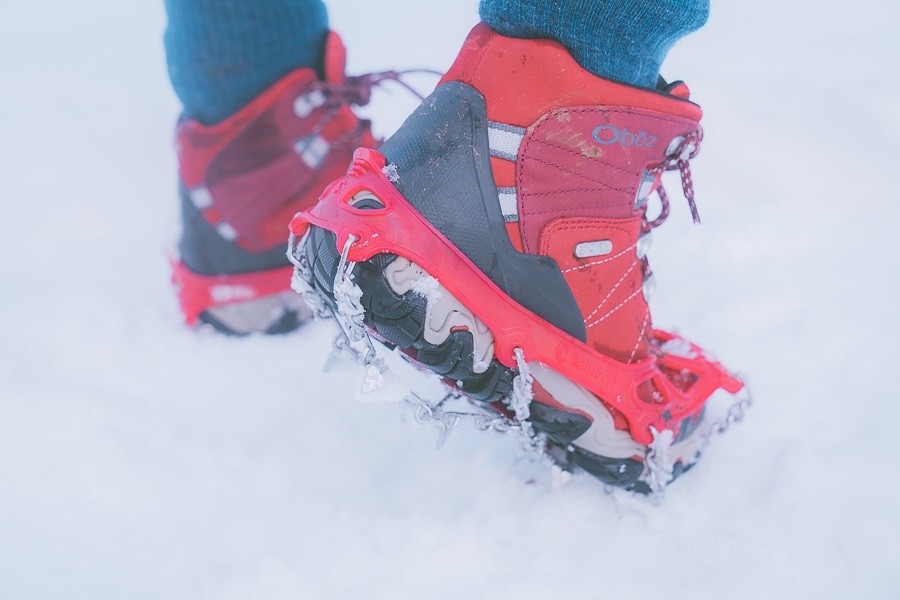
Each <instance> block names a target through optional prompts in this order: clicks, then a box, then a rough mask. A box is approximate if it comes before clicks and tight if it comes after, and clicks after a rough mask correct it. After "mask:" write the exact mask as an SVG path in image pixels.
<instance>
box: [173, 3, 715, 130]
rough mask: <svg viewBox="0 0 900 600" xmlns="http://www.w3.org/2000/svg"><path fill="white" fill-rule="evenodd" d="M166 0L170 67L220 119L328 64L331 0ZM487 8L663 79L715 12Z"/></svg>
mask: <svg viewBox="0 0 900 600" xmlns="http://www.w3.org/2000/svg"><path fill="white" fill-rule="evenodd" d="M165 3H166V12H167V14H168V19H169V23H168V28H167V29H166V34H165V46H166V55H167V60H168V66H169V76H170V77H171V80H172V86H173V88H174V89H175V93H176V94H177V95H178V97H179V98H180V99H181V102H182V104H183V106H184V114H185V116H187V117H190V118H194V119H198V120H199V121H201V122H204V123H206V124H212V123H216V122H218V121H221V120H223V119H225V118H226V117H228V116H229V115H231V114H232V113H234V112H235V111H236V110H237V109H239V108H240V107H242V106H244V105H245V104H246V103H247V102H249V101H250V100H251V99H252V98H253V97H254V96H256V95H257V94H259V93H260V92H261V91H262V90H264V89H266V88H267V87H269V86H270V85H271V84H272V83H274V82H275V81H277V80H278V79H280V78H281V77H282V76H284V75H286V74H287V73H288V72H290V71H292V70H294V69H296V68H299V67H313V68H319V67H320V65H319V63H320V61H321V53H322V48H323V44H324V40H325V35H326V32H327V30H328V13H327V11H326V8H325V4H324V3H323V2H322V1H321V0H165ZM480 13H481V19H482V20H483V21H484V22H485V23H487V24H488V25H489V26H490V27H491V28H492V29H494V30H495V31H497V32H498V33H500V34H503V35H506V36H509V37H520V38H550V39H555V40H558V41H559V42H561V43H562V44H563V45H565V46H566V48H568V50H569V52H571V53H572V56H573V57H574V58H575V60H577V61H578V63H579V64H581V66H583V67H584V68H585V69H587V70H589V71H591V72H592V73H594V74H596V75H599V76H601V77H606V78H610V79H616V80H618V81H623V82H625V83H630V84H633V85H638V86H643V87H654V86H655V85H656V82H657V80H658V78H659V67H660V64H661V63H662V61H663V59H664V58H665V56H666V53H667V52H668V51H669V49H670V48H671V47H672V45H673V44H674V43H675V42H676V41H678V39H680V38H681V37H683V36H684V35H686V34H688V33H690V32H691V31H694V30H695V29H698V28H699V27H701V26H702V25H703V24H704V23H705V22H706V17H707V15H708V13H709V0H481V6H480ZM350 44H351V45H352V44H353V40H350Z"/></svg>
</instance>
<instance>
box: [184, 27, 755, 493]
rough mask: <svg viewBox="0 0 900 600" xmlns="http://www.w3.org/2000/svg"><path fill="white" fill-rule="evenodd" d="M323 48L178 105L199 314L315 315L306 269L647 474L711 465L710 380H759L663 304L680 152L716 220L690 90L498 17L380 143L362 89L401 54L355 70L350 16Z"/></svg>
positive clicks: (627, 480) (377, 340) (292, 320)
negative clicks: (318, 65) (317, 67)
mask: <svg viewBox="0 0 900 600" xmlns="http://www.w3.org/2000/svg"><path fill="white" fill-rule="evenodd" d="M325 57H326V58H325V68H324V77H323V78H321V79H320V77H319V76H318V75H317V74H316V73H315V72H314V71H313V70H311V69H300V70H298V71H295V72H294V73H291V74H289V75H288V76H286V77H285V78H283V79H282V80H280V81H279V82H277V83H276V84H275V85H273V86H272V87H271V88H270V89H268V90H266V91H265V92H264V93H263V94H261V95H260V96H259V97H257V98H256V99H255V100H254V101H253V102H251V103H250V104H249V105H248V106H246V107H244V108H243V109H242V110H240V111H239V112H238V113H236V114H235V115H233V116H232V117H230V118H229V119H227V120H226V121H224V122H222V123H220V124H218V125H214V126H211V127H206V126H203V125H200V124H199V123H196V122H193V121H184V122H182V123H180V124H179V125H178V128H177V141H178V149H179V162H180V170H181V182H182V189H181V197H182V205H183V211H184V234H183V237H182V240H181V243H180V248H179V249H180V261H178V262H177V263H176V264H175V274H174V281H175V284H176V289H177V290H178V294H179V298H180V301H181V307H182V309H183V312H184V314H185V317H186V320H187V322H188V323H189V324H191V325H194V324H198V323H206V324H209V325H211V326H213V327H215V328H216V329H219V330H221V331H224V332H227V333H234V334H246V333H251V332H266V333H279V332H284V331H289V330H291V329H294V328H296V327H297V326H298V325H299V324H300V323H301V322H302V321H303V320H305V319H306V318H308V317H309V316H310V309H309V308H308V307H307V305H306V302H304V300H303V298H302V297H301V295H300V294H297V293H295V292H294V291H292V290H291V278H292V277H291V276H292V273H293V272H294V271H296V276H295V284H294V287H295V288H297V289H298V291H303V292H304V296H306V297H307V298H310V297H313V298H319V299H321V300H322V301H323V303H324V305H325V306H327V307H328V308H329V309H330V310H331V311H333V312H335V313H336V315H337V316H338V318H339V320H340V321H341V322H342V323H343V324H348V325H349V326H350V327H356V328H358V329H360V330H363V331H364V333H365V335H366V336H367V337H368V338H369V340H371V341H369V342H368V343H370V344H372V343H374V344H377V345H378V346H379V348H388V349H393V350H394V351H395V352H399V353H401V354H402V356H403V357H404V358H405V359H407V360H409V361H411V362H412V363H414V364H415V365H417V366H419V367H424V368H425V369H427V370H428V371H430V372H433V373H434V374H435V375H436V376H437V377H439V378H441V379H442V380H443V382H444V384H445V385H446V386H447V387H448V389H450V390H451V391H453V392H456V393H458V394H461V395H462V396H464V397H467V398H470V399H472V400H473V401H475V402H479V403H482V404H483V405H488V406H492V407H494V409H495V410H496V411H497V413H498V414H506V415H508V417H509V418H510V420H511V421H519V422H520V424H522V425H523V426H524V427H525V428H526V429H527V430H528V431H529V432H530V433H531V435H532V436H533V437H534V438H535V439H538V440H540V443H541V444H543V445H545V446H546V447H547V448H549V449H550V450H551V454H552V455H553V456H556V457H557V458H558V460H560V461H561V462H563V463H565V464H567V465H574V466H578V467H581V468H583V469H584V470H586V471H588V472H590V473H591V474H593V475H595V476H596V477H598V478H599V479H601V480H602V481H604V482H606V483H609V484H611V485H615V486H619V487H623V488H626V489H630V490H636V491H641V492H654V491H659V490H661V489H663V488H664V487H665V486H666V485H667V484H668V483H669V482H671V481H672V480H673V479H674V478H675V477H677V476H678V475H679V474H680V473H681V472H683V471H684V470H686V469H687V468H689V467H690V466H691V465H692V464H693V463H694V462H695V461H696V459H697V457H698V456H699V453H700V451H701V450H702V448H703V446H704V444H705V442H706V440H707V438H708V436H709V434H710V428H711V427H712V425H711V423H710V422H709V419H706V418H705V417H704V409H705V407H706V404H707V401H708V399H709V398H710V396H711V395H712V394H713V393H714V392H715V391H717V390H719V389H723V390H725V391H727V392H730V393H732V394H736V393H738V392H740V391H741V390H742V388H743V383H742V382H741V381H740V380H739V379H737V378H736V377H734V376H733V375H731V374H730V373H728V372H727V371H726V370H725V369H724V368H723V367H722V366H721V365H720V364H718V363H717V362H715V361H712V360H710V359H708V358H706V357H705V356H704V354H703V352H702V350H701V349H700V348H698V347H697V346H696V345H694V344H691V343H690V342H688V341H686V340H684V339H682V338H680V337H679V336H676V335H674V334H671V333H667V332H664V331H660V330H657V329H654V328H653V325H652V321H651V317H650V310H649V306H648V300H649V298H650V295H651V294H652V291H653V273H652V271H651V269H650V266H649V262H648V259H647V250H648V247H649V245H650V239H651V233H652V230H653V229H654V228H655V227H657V226H658V225H660V224H661V223H662V221H663V220H664V219H665V217H666V215H667V213H668V197H667V195H666V193H665V190H664V189H663V187H662V175H663V173H665V172H666V171H670V170H677V171H679V172H680V174H681V178H682V183H683V191H684V194H685V196H686V198H687V199H688V201H689V203H690V205H691V209H692V212H693V214H694V217H695V219H696V218H697V217H696V208H695V206H694V202H693V190H692V185H691V178H690V169H689V166H688V165H689V160H690V159H691V158H693V157H694V156H695V155H696V154H697V151H698V150H699V146H700V141H701V138H702V130H701V128H700V124H699V121H700V117H701V111H700V108H699V107H698V106H697V105H696V104H694V103H692V102H690V100H689V93H688V89H687V87H686V86H685V85H684V84H683V83H680V82H679V83H674V84H667V83H665V82H662V81H661V82H660V84H659V86H658V87H657V89H654V90H650V89H644V88H637V87H633V86H629V85H625V84H621V83H617V82H613V81H609V80H606V79H602V78H599V77H597V76H595V75H593V74H591V73H589V72H587V71H585V70H584V69H582V68H581V67H580V66H579V65H578V64H577V63H576V62H575V61H574V59H573V58H572V57H571V56H570V55H569V54H568V53H567V52H566V50H565V49H564V48H563V47H562V46H561V45H560V44H558V43H556V42H552V41H548V40H523V39H513V38H506V37H503V36H500V35H498V34H496V33H494V32H493V31H491V30H490V29H489V28H488V27H486V26H485V25H483V24H482V25H478V26H476V27H475V29H474V30H473V31H472V32H471V33H470V35H469V36H468V38H467V39H466V41H465V43H464V45H463V47H462V50H461V51H460V53H459V55H458V57H457V59H456V61H455V62H454V64H453V66H452V67H451V68H450V70H449V71H448V72H447V73H446V74H445V75H444V76H443V78H442V79H441V80H440V82H439V83H438V85H437V88H436V89H435V91H434V92H433V93H432V94H431V95H430V96H428V97H427V98H426V99H425V100H424V101H423V103H422V104H421V105H420V107H419V108H418V109H417V110H416V111H415V112H414V113H413V114H412V115H411V116H410V117H409V118H408V119H407V121H406V122H405V123H404V124H403V125H402V126H401V128H400V129H399V130H398V131H397V132H396V133H395V134H394V135H393V136H391V137H390V139H388V140H387V141H385V142H384V143H379V141H378V140H376V139H374V138H373V136H372V134H371V132H370V128H369V123H368V122H366V121H362V120H360V119H358V118H357V117H356V115H355V114H354V113H353V111H352V109H351V106H352V105H362V104H365V103H366V102H367V101H368V97H369V91H370V89H371V86H372V85H373V84H374V83H376V82H377V81H378V80H379V78H383V77H384V76H386V75H382V76H368V77H356V78H353V77H346V76H345V75H344V49H343V45H342V44H341V42H340V40H339V38H338V37H337V36H336V35H334V34H331V35H330V37H329V40H328V43H327V47H326V53H325ZM387 76H390V75H387ZM651 196H655V197H658V198H659V199H660V200H661V205H662V211H661V212H660V214H659V216H656V217H655V218H651V217H650V215H649V214H648V203H649V201H650V199H651ZM295 214H296V216H295ZM289 223H290V226H288V224H289ZM289 235H290V237H291V247H290V248H289V251H288V254H287V255H286V253H285V246H286V241H287V238H288V236H289ZM291 262H294V263H295V265H291ZM523 390H524V392H523Z"/></svg>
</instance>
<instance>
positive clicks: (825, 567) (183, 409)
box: [0, 0, 900, 600]
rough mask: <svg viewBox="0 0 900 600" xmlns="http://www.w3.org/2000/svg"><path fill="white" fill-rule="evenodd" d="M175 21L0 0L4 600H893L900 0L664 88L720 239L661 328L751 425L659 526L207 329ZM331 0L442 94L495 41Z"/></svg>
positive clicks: (721, 39)
mask: <svg viewBox="0 0 900 600" xmlns="http://www.w3.org/2000/svg"><path fill="white" fill-rule="evenodd" d="M161 5H162V3H161V2H158V1H151V2H115V1H113V0H94V1H92V2H49V3H48V2H30V3H26V2H16V3H13V2H0V190H2V191H0V194H2V198H3V201H2V211H0V286H2V287H0V315H2V316H0V598H2V599H4V600H5V599H16V600H18V599H30V598H53V599H57V598H78V599H82V598H83V599H98V598H104V599H105V598H127V599H132V598H153V599H159V598H190V599H198V598H224V599H231V598H235V599H242V598H261V599H270V598H272V599H275V598H313V599H315V598H378V599H380V598H386V599H407V598H409V599H420V598H491V599H506V598H513V599H524V598H549V597H554V598H628V599H631V598H648V599H649V598H692V599H693V598H700V599H703V598H710V599H720V598H728V599H729V600H736V599H741V598H747V599H759V598H792V599H801V598H815V599H820V598H822V599H824V598H847V597H851V595H852V597H860V598H867V599H876V598H898V597H900V526H898V521H900V517H898V510H900V503H898V493H900V473H898V471H900V467H898V461H897V454H898V443H897V431H898V424H900V401H898V400H900V399H898V392H897V387H898V386H897V384H896V381H895V378H896V377H897V370H896V369H897V367H896V365H897V350H896V347H895V340H896V339H897V337H898V333H900V331H898V325H897V324H898V319H900V309H898V307H900V297H898V296H900V295H898V281H897V280H898V273H900V270H898V267H900V264H898V259H900V252H898V250H897V238H898V235H897V226H898V223H900V202H898V200H897V198H896V194H897V191H896V189H897V186H896V174H897V169H898V163H900V160H898V159H900V152H898V146H900V116H898V114H900V112H898V104H897V95H898V91H900V89H898V88H900V85H898V78H897V75H896V63H897V61H898V59H900V41H898V40H900V27H898V23H900V4H898V3H897V2H896V1H895V0H860V1H858V2H853V3H849V4H848V3H844V2H836V1H834V0H828V1H825V2H810V1H806V2H792V3H788V2H781V1H780V0H759V1H757V2H752V3H746V2H729V1H727V0H714V2H713V10H712V16H711V18H710V21H709V24H708V25H707V27H706V28H705V29H703V30H702V31H700V32H698V33H697V34H695V35H692V36H690V37H688V38H686V39H685V40H683V41H682V43H680V44H679V45H678V46H676V48H675V49H673V51H672V52H671V53H670V56H669V60H668V61H667V63H666V64H665V65H664V69H663V74H664V75H665V76H666V77H668V78H670V79H675V78H682V79H685V80H687V81H688V82H689V84H690V85H691V87H692V89H693V92H694V97H695V99H696V100H697V101H698V102H700V103H701V104H702V105H703V107H704V109H705V111H706V117H705V120H704V126H705V129H706V133H707V136H706V141H705V146H704V149H703V152H702V153H701V156H700V157H699V158H698V159H697V160H696V161H695V162H694V164H693V167H694V175H695V182H696V187H697V195H698V202H699V207H700V212H701V216H702V217H703V220H704V222H703V226H702V227H694V226H693V225H692V224H691V223H690V216H689V213H688V211H687V209H686V205H685V204H684V203H682V202H677V203H675V206H674V207H673V214H672V216H671V217H670V219H669V222H668V223H667V224H666V226H665V227H663V228H662V229H660V230H657V233H658V234H659V235H656V236H655V240H654V247H653V249H652V250H651V262H652V265H653V267H654V270H655V272H656V275H657V282H658V290H659V291H658V294H657V296H656V297H655V298H654V300H653V308H654V318H655V321H656V323H657V324H658V325H660V326H664V327H669V328H676V329H677V330H678V331H680V332H681V333H683V334H685V335H687V336H688V337H690V338H692V339H694V340H696V341H698V342H700V343H701V344H702V345H704V346H706V347H707V348H709V349H710V350H711V351H712V352H713V353H714V354H715V355H716V356H718V357H719V358H720V359H721V360H722V361H723V362H725V363H726V364H727V365H729V366H730V367H732V368H734V369H736V370H738V371H740V372H741V373H743V374H744V375H745V376H746V378H747V380H748V382H749V383H750V384H751V386H752V389H753V391H754V395H755V399H756V405H755V406H754V407H753V409H752V410H751V411H750V412H749V413H748V414H747V418H746V419H745V421H744V422H743V423H741V424H740V425H739V426H736V427H734V428H732V430H731V431H729V432H728V434H727V435H724V436H721V437H719V438H718V439H716V440H715V443H713V444H712V445H711V446H710V448H709V450H708V451H707V453H706V455H705V456H704V457H703V459H702V461H701V462H700V463H699V464H698V465H697V467H696V468H695V469H694V471H693V472H691V473H690V474H688V475H686V476H685V477H683V478H682V479H680V480H679V481H678V482H677V483H676V484H675V485H673V487H672V488H671V489H670V490H669V493H668V495H667V497H666V499H665V501H664V502H663V503H662V504H661V505H660V506H652V505H651V504H650V503H649V502H647V501H646V500H645V499H643V498H634V497H632V496H629V495H628V494H624V493H615V494H607V493H605V492H604V490H603V486H601V485H600V484H599V483H597V482H596V481H594V480H593V479H591V478H589V477H587V476H582V477H576V478H574V479H573V480H571V481H569V482H560V481H556V480H555V479H554V478H552V477H551V476H550V474H549V472H548V471H547V470H546V469H545V468H544V467H542V466H540V465H537V464H534V463H532V462H530V461H529V460H528V459H527V458H524V457H523V456H522V455H521V454H520V452H519V445H518V442H517V441H516V440H515V439H513V438H510V437H500V436H497V435H493V434H484V433H479V432H476V431H474V429H473V428H472V427H471V426H463V427H461V428H459V429H458V430H457V431H455V432H454V433H453V434H452V435H451V436H450V438H449V439H448V440H447V443H446V444H445V445H444V447H443V448H442V449H440V450H437V449H436V440H437V435H436V432H435V431H434V430H433V429H431V428H429V427H426V426H421V425H417V424H415V423H412V422H411V420H410V419H409V416H408V414H406V413H405V412H404V410H403V409H402V407H400V406H398V405H394V404H389V403H363V402H360V401H358V400H357V399H356V397H355V396H356V394H355V388H356V386H357V383H358V380H357V378H356V372H355V371H349V370H346V369H337V370H334V371H331V372H329V373H323V366H324V365H325V362H326V360H327V358H328V354H329V347H330V340H331V337H332V335H333V330H332V329H331V324H329V323H315V324H312V325H311V326H309V327H306V328H305V329H304V330H303V331H301V332H298V333H297V334H295V335H289V336H286V337H280V338H263V337H254V338H250V339H227V338H223V337H220V336H217V335H212V334H209V333H203V332H200V333H198V332H192V331H189V330H187V329H186V328H184V327H183V326H182V325H181V323H180V317H179V313H178V310H177V307H176V303H175V300H174V297H173V294H172V293H171V291H170V287H169V283H168V277H169V271H168V266H167V259H166V251H167V249H169V248H172V247H173V246H174V244H175V241H176V239H177V235H178V230H179V221H178V205H177V200H176V174H175V173H176V165H175V159H174V154H173V150H172V146H171V136H172V133H171V132H172V126H173V124H174V121H175V119H176V118H177V115H178V104H177V101H176V99H175V97H174V94H173V93H172V91H171V89H170V86H169V83H168V78H167V75H166V71H165V63H164V53H163V47H162V33H163V30H164V27H165V15H164V12H163V9H162V6H161ZM330 6H331V20H332V26H333V28H334V29H336V30H338V31H340V32H341V33H342V35H343V36H344V38H345V41H346V42H347V45H348V48H349V71H350V72H351V73H359V72H363V71H367V70H371V69H383V68H406V67H414V66H429V67H434V68H438V69H445V68H446V67H447V66H448V65H449V63H450V61H451V60H452V58H453V57H454V55H455V53H456V51H457V49H458V47H459V45H460V43H461V42H462V39H463V38H464V36H465V35H466V33H467V32H468V29H469V28H470V27H471V26H472V25H474V23H475V22H476V19H477V10H476V2H475V0H464V1H459V2H444V3H436V2H435V3H425V2H415V1H413V0H387V1H385V2H378V3H358V2H351V1H350V0H341V1H333V2H330ZM421 82H422V84H423V85H426V84H427V83H428V80H422V81H421ZM414 104H415V101H414V100H413V99H412V98H411V97H409V96H407V95H406V94H405V92H403V91H402V90H400V89H397V88H391V89H390V91H389V92H387V91H386V92H383V93H379V94H377V96H376V98H375V104H374V106H373V107H372V109H371V111H370V114H374V115H376V116H377V117H376V118H378V119H379V120H378V124H377V126H378V130H379V131H380V132H381V133H382V134H386V133H390V131H391V130H392V129H393V128H395V127H396V126H397V125H399V123H400V122H401V120H402V118H403V116H405V114H406V113H408V112H409V111H410V110H411V109H412V108H413V106H414ZM673 183H674V182H673ZM671 187H672V195H673V196H675V197H677V198H679V199H680V195H679V194H675V193H674V192H675V190H676V189H677V188H676V187H675V186H674V185H672V186H671Z"/></svg>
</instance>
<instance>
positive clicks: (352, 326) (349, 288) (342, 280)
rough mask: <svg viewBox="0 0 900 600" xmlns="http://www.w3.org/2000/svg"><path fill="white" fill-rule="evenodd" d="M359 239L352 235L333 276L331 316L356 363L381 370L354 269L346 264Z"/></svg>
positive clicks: (350, 264) (353, 263)
mask: <svg viewBox="0 0 900 600" xmlns="http://www.w3.org/2000/svg"><path fill="white" fill-rule="evenodd" d="M358 239H359V238H357V237H356V236H355V235H350V236H349V237H348V238H347V242H346V243H345V244H344V249H343V251H342V252H341V260H340V262H339V263H338V268H337V273H335V276H334V300H335V303H336V305H337V306H336V308H335V311H334V316H335V319H337V322H338V324H339V325H340V327H341V331H343V333H344V337H345V338H346V344H347V348H348V349H349V350H350V351H351V352H353V354H355V355H356V357H357V358H358V359H359V362H361V363H362V364H363V365H365V366H367V367H369V366H373V365H374V366H375V367H376V368H378V369H379V370H383V365H381V364H380V362H379V361H377V358H376V356H375V348H374V346H373V345H372V340H371V339H369V335H368V332H367V330H366V325H365V323H364V318H365V311H364V310H363V307H362V304H361V303H360V300H361V299H362V290H361V289H360V287H359V286H358V285H356V283H354V281H353V267H354V266H356V263H355V262H353V261H350V260H347V255H348V253H349V252H350V248H351V247H352V246H353V244H354V243H355V242H356V241H357V240H358Z"/></svg>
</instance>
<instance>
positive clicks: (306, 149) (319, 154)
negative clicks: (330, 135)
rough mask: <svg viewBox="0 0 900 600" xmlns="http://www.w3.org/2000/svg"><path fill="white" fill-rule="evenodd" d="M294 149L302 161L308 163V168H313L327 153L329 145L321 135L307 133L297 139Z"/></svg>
mask: <svg viewBox="0 0 900 600" xmlns="http://www.w3.org/2000/svg"><path fill="white" fill-rule="evenodd" d="M294 150H295V151H296V152H297V153H298V154H299V155H300V158H302V159H303V162H305V163H306V164H307V165H309V168H310V169H315V168H317V167H318V166H319V165H320V164H321V163H322V161H323V160H324V159H325V157H326V156H327V155H328V151H329V150H331V146H330V145H329V144H328V141H327V140H326V139H325V138H323V137H322V136H321V135H308V136H306V137H302V138H300V139H299V140H297V143H295V144H294Z"/></svg>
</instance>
